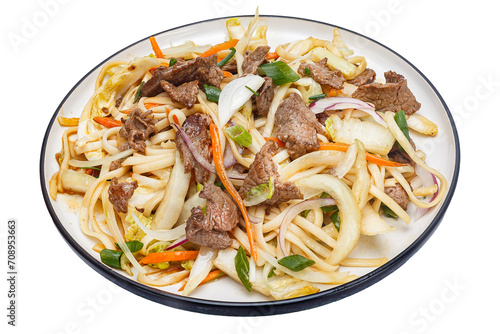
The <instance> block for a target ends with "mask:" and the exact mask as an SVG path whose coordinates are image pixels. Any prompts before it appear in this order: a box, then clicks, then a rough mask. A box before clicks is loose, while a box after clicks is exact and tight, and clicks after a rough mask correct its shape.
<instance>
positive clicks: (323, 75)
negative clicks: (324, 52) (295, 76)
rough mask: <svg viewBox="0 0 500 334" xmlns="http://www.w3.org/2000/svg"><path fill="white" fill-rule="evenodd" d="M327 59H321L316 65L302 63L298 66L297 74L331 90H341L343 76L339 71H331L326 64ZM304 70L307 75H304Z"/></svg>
mask: <svg viewBox="0 0 500 334" xmlns="http://www.w3.org/2000/svg"><path fill="white" fill-rule="evenodd" d="M327 60H328V59H326V58H323V59H322V60H321V61H319V62H317V63H312V64H309V63H302V64H300V66H299V74H301V75H304V76H305V75H310V76H311V77H312V78H313V79H314V80H315V81H316V82H318V83H320V84H322V85H327V86H329V87H331V88H333V89H342V88H343V87H344V81H345V79H344V76H343V75H342V72H340V71H339V70H335V71H332V69H331V68H330V67H329V66H328V64H327V63H326V62H327ZM306 68H307V69H308V70H309V74H306V72H307V71H306Z"/></svg>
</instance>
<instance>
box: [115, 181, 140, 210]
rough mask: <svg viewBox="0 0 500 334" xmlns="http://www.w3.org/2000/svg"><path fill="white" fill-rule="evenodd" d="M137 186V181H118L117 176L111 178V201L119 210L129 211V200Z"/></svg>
mask: <svg viewBox="0 0 500 334" xmlns="http://www.w3.org/2000/svg"><path fill="white" fill-rule="evenodd" d="M137 186H138V185H137V181H133V182H125V181H123V182H118V179H117V178H116V177H114V178H112V179H111V184H110V186H109V188H108V195H109V201H110V202H111V204H113V207H114V208H115V210H116V211H117V212H123V213H127V211H128V200H129V199H130V197H132V195H133V194H134V190H135V189H136V188H137Z"/></svg>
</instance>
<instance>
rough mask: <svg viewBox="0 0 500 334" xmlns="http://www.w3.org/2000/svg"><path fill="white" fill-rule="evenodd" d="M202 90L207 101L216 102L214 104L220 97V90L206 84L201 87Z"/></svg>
mask: <svg viewBox="0 0 500 334" xmlns="http://www.w3.org/2000/svg"><path fill="white" fill-rule="evenodd" d="M203 89H204V90H205V94H207V100H208V101H212V102H216V103H217V102H219V96H220V92H221V89H219V88H217V87H214V86H210V85H207V84H204V85H203Z"/></svg>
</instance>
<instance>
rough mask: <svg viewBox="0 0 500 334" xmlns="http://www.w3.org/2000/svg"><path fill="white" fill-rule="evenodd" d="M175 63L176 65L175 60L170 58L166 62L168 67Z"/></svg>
mask: <svg viewBox="0 0 500 334" xmlns="http://www.w3.org/2000/svg"><path fill="white" fill-rule="evenodd" d="M176 63H177V59H175V58H170V61H169V62H168V67H170V66H174V65H175V64H176Z"/></svg>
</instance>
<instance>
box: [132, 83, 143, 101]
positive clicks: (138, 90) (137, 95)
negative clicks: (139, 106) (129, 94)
mask: <svg viewBox="0 0 500 334" xmlns="http://www.w3.org/2000/svg"><path fill="white" fill-rule="evenodd" d="M145 83H146V82H145V81H142V82H141V84H140V85H139V88H137V91H136V92H135V96H134V103H137V101H139V99H140V98H141V91H142V86H144V84H145Z"/></svg>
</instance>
